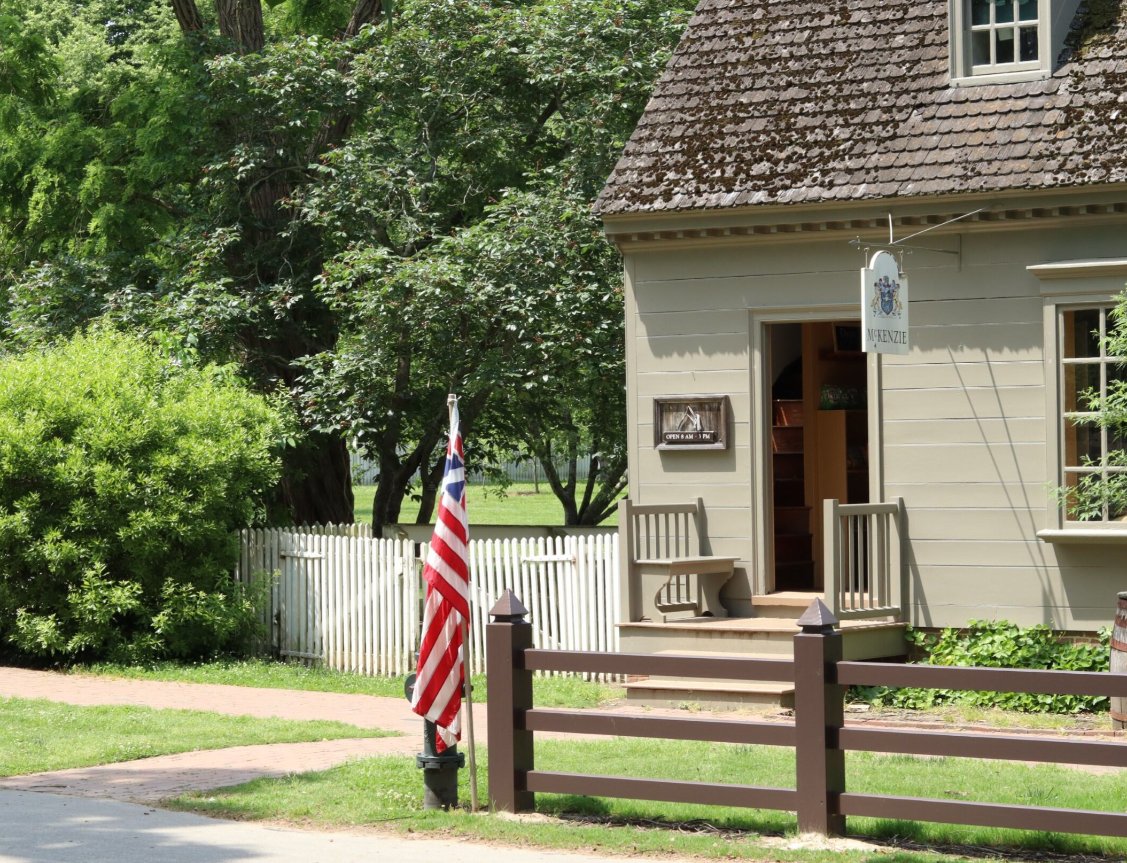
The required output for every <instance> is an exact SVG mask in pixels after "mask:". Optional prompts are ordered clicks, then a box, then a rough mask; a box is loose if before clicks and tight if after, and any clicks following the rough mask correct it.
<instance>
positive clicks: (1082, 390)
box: [1059, 306, 1127, 522]
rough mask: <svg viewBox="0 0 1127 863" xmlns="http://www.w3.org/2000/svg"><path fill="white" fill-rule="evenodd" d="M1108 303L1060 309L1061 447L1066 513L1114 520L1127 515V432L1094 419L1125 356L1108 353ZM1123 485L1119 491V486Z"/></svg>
mask: <svg viewBox="0 0 1127 863" xmlns="http://www.w3.org/2000/svg"><path fill="white" fill-rule="evenodd" d="M1110 311H1111V307H1110V306H1096V307H1089V308H1066V309H1063V310H1062V311H1061V312H1060V319H1059V320H1060V366H1061V390H1060V392H1061V445H1062V446H1061V453H1062V461H1063V464H1062V466H1061V467H1062V486H1063V489H1062V490H1063V492H1064V505H1065V518H1066V519H1067V520H1068V521H1084V522H1112V521H1119V520H1122V519H1123V518H1124V516H1127V501H1125V500H1124V494H1123V492H1122V489H1123V488H1124V485H1123V483H1125V482H1127V461H1125V459H1124V452H1125V451H1127V437H1125V435H1124V432H1123V431H1122V430H1120V429H1116V428H1108V427H1105V426H1102V425H1100V424H1099V423H1098V422H1095V421H1094V420H1095V419H1096V417H1097V416H1098V410H1099V407H1100V405H1101V404H1104V403H1105V401H1106V399H1107V396H1108V394H1109V393H1110V392H1113V391H1114V390H1115V389H1116V387H1117V382H1123V381H1127V368H1125V367H1124V366H1123V363H1124V360H1125V358H1123V357H1115V356H1110V355H1109V354H1108V343H1107V338H1106V337H1107V334H1108V327H1109V325H1110V316H1109V313H1110ZM1116 489H1119V490H1120V491H1118V492H1117V491H1116Z"/></svg>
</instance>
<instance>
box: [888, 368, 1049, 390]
mask: <svg viewBox="0 0 1127 863" xmlns="http://www.w3.org/2000/svg"><path fill="white" fill-rule="evenodd" d="M882 374H883V380H882V384H883V386H884V390H885V391H886V392H890V391H896V390H924V389H972V388H979V387H986V388H991V389H992V388H994V387H1026V386H1042V385H1043V384H1044V383H1045V366H1044V363H1042V362H1039V361H1036V360H1024V361H1019V362H1013V361H1009V362H991V363H906V362H904V363H886V364H885V365H884V369H883V373H882Z"/></svg>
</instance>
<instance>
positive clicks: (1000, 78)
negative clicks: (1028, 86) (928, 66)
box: [951, 69, 1052, 87]
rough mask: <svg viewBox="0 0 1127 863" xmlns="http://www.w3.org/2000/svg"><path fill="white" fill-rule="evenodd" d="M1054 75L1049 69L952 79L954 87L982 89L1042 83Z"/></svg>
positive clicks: (959, 76)
mask: <svg viewBox="0 0 1127 863" xmlns="http://www.w3.org/2000/svg"><path fill="white" fill-rule="evenodd" d="M1051 75H1052V73H1051V72H1050V71H1049V70H1048V69H1029V70H1025V71H1021V72H981V73H979V74H977V75H956V76H952V78H951V86H952V87H981V86H983V85H987V84H1021V83H1023V82H1025V81H1041V80H1044V79H1045V78H1048V77H1050V76H1051Z"/></svg>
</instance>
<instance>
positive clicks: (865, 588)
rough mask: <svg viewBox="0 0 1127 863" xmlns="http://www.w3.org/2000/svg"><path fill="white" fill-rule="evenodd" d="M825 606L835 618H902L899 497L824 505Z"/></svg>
mask: <svg viewBox="0 0 1127 863" xmlns="http://www.w3.org/2000/svg"><path fill="white" fill-rule="evenodd" d="M824 507H825V508H824V510H823V517H824V522H823V524H824V534H823V535H824V536H825V555H824V560H825V578H824V583H825V593H826V604H827V605H828V606H829V607H830V610H831V611H832V612H833V613H834V616H835V617H837V619H838V620H861V619H864V618H868V617H886V616H888V615H894V616H897V617H900V618H903V617H904V600H905V598H906V596H907V592H906V591H905V589H904V572H903V566H902V565H901V558H900V547H901V526H902V524H903V516H902V513H903V508H904V507H903V501H902V499H901V498H896V499H895V500H893V501H890V502H888V503H844V504H843V503H839V502H838V501H836V500H827V501H826V502H825V505H824Z"/></svg>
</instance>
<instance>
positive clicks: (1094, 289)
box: [1028, 259, 1127, 543]
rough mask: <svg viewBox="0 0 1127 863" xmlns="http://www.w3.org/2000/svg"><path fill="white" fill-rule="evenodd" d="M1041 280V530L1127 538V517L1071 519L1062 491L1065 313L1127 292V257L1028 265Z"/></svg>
mask: <svg viewBox="0 0 1127 863" xmlns="http://www.w3.org/2000/svg"><path fill="white" fill-rule="evenodd" d="M1028 269H1029V271H1030V272H1031V273H1033V275H1035V276H1036V277H1037V278H1038V279H1040V280H1041V295H1042V301H1043V304H1044V338H1045V342H1044V345H1045V347H1044V362H1045V366H1044V368H1045V418H1046V420H1045V422H1046V443H1047V444H1048V445H1047V446H1046V448H1045V449H1046V454H1047V466H1046V468H1047V473H1046V476H1047V477H1048V478H1049V482H1048V484H1047V485H1048V486H1049V488H1048V490H1047V494H1046V503H1045V512H1046V520H1045V528H1044V529H1043V530H1040V531H1038V532H1037V536H1038V537H1039V538H1040V539H1041V540H1043V541H1045V542H1052V543H1090V542H1100V543H1109V542H1113V543H1127V522H1118V521H1099V522H1093V521H1072V520H1069V519H1068V518H1067V517H1066V512H1065V508H1064V507H1063V506H1062V505H1061V502H1060V500H1059V498H1058V496H1057V493H1056V488H1058V487H1060V486H1061V485H1062V484H1063V482H1064V475H1065V468H1066V465H1065V435H1064V422H1065V416H1066V412H1065V410H1064V407H1065V405H1064V398H1065V391H1064V387H1065V372H1064V370H1065V366H1066V365H1068V364H1069V362H1068V361H1067V360H1065V359H1064V358H1063V357H1062V353H1063V351H1062V339H1063V321H1064V314H1065V313H1066V312H1069V311H1076V310H1081V309H1093V308H1110V307H1113V306H1114V305H1115V303H1116V300H1117V297H1118V296H1119V295H1120V294H1121V293H1122V292H1123V289H1124V281H1125V280H1127V259H1123V260H1111V259H1107V260H1091V261H1066V262H1060V263H1052V264H1038V265H1034V266H1031V267H1029V268H1028Z"/></svg>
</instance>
